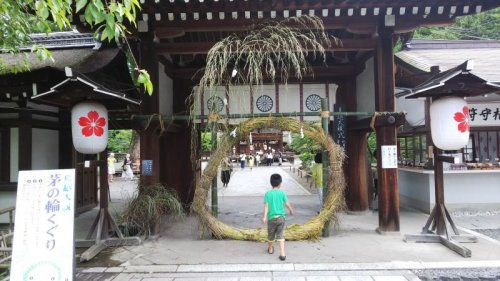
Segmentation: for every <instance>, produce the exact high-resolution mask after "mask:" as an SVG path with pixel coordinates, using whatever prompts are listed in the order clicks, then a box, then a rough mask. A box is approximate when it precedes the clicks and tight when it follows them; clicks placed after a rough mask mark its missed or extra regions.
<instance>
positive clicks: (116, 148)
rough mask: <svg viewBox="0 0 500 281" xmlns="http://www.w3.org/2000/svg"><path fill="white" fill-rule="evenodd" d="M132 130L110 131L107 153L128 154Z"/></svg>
mask: <svg viewBox="0 0 500 281" xmlns="http://www.w3.org/2000/svg"><path fill="white" fill-rule="evenodd" d="M131 140H132V130H110V131H109V136H108V151H109V152H125V153H126V152H129V148H130V142H131Z"/></svg>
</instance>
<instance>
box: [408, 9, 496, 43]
mask: <svg viewBox="0 0 500 281" xmlns="http://www.w3.org/2000/svg"><path fill="white" fill-rule="evenodd" d="M414 37H415V38H429V39H450V40H458V39H463V40H471V39H472V40H473V39H495V40H500V8H496V9H493V10H489V11H486V12H482V13H479V14H474V15H470V16H463V17H458V18H457V19H456V21H455V23H454V24H453V25H451V26H443V27H421V28H419V29H417V30H416V31H415V34H414Z"/></svg>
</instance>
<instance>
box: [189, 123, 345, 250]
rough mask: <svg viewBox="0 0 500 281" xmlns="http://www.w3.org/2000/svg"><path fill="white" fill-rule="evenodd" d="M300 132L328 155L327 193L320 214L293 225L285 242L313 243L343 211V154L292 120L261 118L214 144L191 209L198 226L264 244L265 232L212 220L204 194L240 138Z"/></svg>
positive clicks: (321, 134) (317, 130) (312, 129)
mask: <svg viewBox="0 0 500 281" xmlns="http://www.w3.org/2000/svg"><path fill="white" fill-rule="evenodd" d="M301 127H302V128H303V132H304V135H306V136H308V137H310V138H311V139H313V140H314V141H316V142H317V143H318V144H319V145H321V146H322V147H323V148H324V149H325V150H326V151H328V157H329V174H328V188H329V193H328V197H327V198H326V200H325V202H324V205H323V209H322V210H321V212H320V213H319V214H318V215H317V216H315V217H313V218H311V219H309V220H308V221H307V222H306V223H304V224H302V225H299V224H293V225H289V226H287V228H286V229H285V237H286V239H287V240H316V239H318V238H319V237H320V235H321V231H322V229H323V227H324V225H325V223H326V222H328V221H330V220H332V219H333V220H336V216H335V214H336V213H337V212H338V211H340V210H342V209H343V208H344V189H345V179H344V173H343V170H342V163H343V161H344V152H343V150H342V148H341V147H340V146H338V145H337V144H335V143H334V141H333V140H332V138H331V137H330V136H329V135H326V134H325V133H324V131H323V129H321V128H319V127H314V126H311V125H309V124H306V123H301V122H300V121H298V120H296V119H292V118H282V117H262V118H253V119H249V120H247V121H245V122H243V123H241V124H240V125H239V128H238V130H237V136H236V138H232V137H230V136H229V134H225V135H224V136H223V137H222V138H221V140H220V142H219V143H218V146H217V149H216V150H215V151H214V152H213V154H212V155H211V156H210V161H209V163H208V166H207V167H206V169H205V170H204V172H203V174H202V176H201V178H200V180H199V181H198V183H197V186H196V190H195V195H194V201H193V205H192V208H193V210H194V211H195V212H196V213H197V215H198V218H199V220H200V222H201V224H202V225H204V226H206V227H208V229H210V230H211V231H212V234H213V235H214V236H215V237H217V238H221V239H222V238H229V239H235V240H252V241H267V232H266V229H264V228H257V229H242V228H235V227H232V226H229V225H227V224H225V223H224V222H222V221H220V220H218V219H217V218H215V217H214V216H213V215H212V214H211V211H210V210H209V208H208V206H207V204H206V203H207V199H208V194H209V191H210V186H211V182H212V179H213V178H214V177H215V176H216V175H217V168H218V165H219V163H220V162H221V160H222V158H223V157H224V156H225V155H226V154H227V153H228V152H229V151H230V150H231V149H232V146H233V145H234V144H235V143H236V142H237V141H239V140H240V139H241V138H243V137H245V136H247V135H248V134H249V133H250V132H251V131H253V130H254V129H260V128H277V129H281V130H288V131H292V132H295V133H298V132H300V129H301Z"/></svg>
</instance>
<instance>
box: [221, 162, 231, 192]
mask: <svg viewBox="0 0 500 281" xmlns="http://www.w3.org/2000/svg"><path fill="white" fill-rule="evenodd" d="M220 177H221V181H222V186H223V187H227V185H228V184H229V179H230V178H231V160H229V157H224V159H222V162H221V174H220Z"/></svg>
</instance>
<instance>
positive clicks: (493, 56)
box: [396, 39, 500, 82]
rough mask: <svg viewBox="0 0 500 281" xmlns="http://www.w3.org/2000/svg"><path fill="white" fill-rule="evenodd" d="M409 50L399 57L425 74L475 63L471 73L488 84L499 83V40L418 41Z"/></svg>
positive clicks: (410, 45)
mask: <svg viewBox="0 0 500 281" xmlns="http://www.w3.org/2000/svg"><path fill="white" fill-rule="evenodd" d="M409 47H410V48H406V49H405V50H403V51H401V52H399V53H396V56H397V57H398V58H400V59H401V60H402V61H403V62H405V63H407V64H409V65H411V66H413V67H415V68H417V69H420V70H422V71H425V72H430V68H431V66H435V65H437V66H439V67H440V70H441V71H445V70H448V69H451V68H454V67H456V66H457V65H459V64H461V63H463V62H464V61H466V60H473V61H474V69H473V70H472V71H471V73H473V74H474V75H476V76H479V77H481V78H483V79H485V80H487V81H489V82H500V65H499V64H498V61H500V41H493V40H488V41H485V40H456V41H452V40H419V39H417V40H413V41H412V42H410V44H409Z"/></svg>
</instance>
